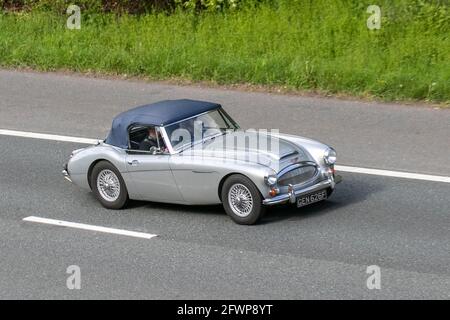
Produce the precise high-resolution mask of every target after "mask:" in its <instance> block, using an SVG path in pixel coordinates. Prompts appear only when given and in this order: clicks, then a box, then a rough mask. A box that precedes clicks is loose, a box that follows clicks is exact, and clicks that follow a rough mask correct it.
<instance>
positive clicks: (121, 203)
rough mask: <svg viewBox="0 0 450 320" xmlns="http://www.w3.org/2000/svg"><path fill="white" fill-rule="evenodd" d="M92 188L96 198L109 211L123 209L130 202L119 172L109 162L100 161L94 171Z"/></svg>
mask: <svg viewBox="0 0 450 320" xmlns="http://www.w3.org/2000/svg"><path fill="white" fill-rule="evenodd" d="M91 187H92V192H93V193H94V195H95V197H96V198H97V199H98V201H100V203H101V204H102V205H103V206H104V207H105V208H108V209H115V210H118V209H122V208H124V207H125V206H126V204H127V202H128V191H127V188H126V186H125V182H124V181H123V178H122V176H121V175H120V172H119V170H117V168H116V167H114V166H113V165H112V164H111V163H110V162H108V161H100V162H99V163H97V164H96V165H95V167H94V169H93V170H92V174H91Z"/></svg>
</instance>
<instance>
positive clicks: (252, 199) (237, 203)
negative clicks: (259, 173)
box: [221, 174, 266, 225]
mask: <svg viewBox="0 0 450 320" xmlns="http://www.w3.org/2000/svg"><path fill="white" fill-rule="evenodd" d="M221 197H222V202H223V207H224V208H225V211H226V212H227V214H228V215H229V216H230V217H231V219H233V221H234V222H236V223H238V224H246V225H250V224H255V223H257V222H258V221H259V220H260V219H261V218H262V217H263V216H264V213H265V211H266V207H265V206H264V205H263V204H262V201H263V199H262V196H261V193H260V192H259V190H258V188H257V187H256V186H255V184H254V183H253V182H252V181H251V180H250V179H249V178H247V177H245V176H243V175H240V174H235V175H232V176H230V177H229V178H228V179H227V180H226V181H225V183H224V184H223V187H222V192H221Z"/></svg>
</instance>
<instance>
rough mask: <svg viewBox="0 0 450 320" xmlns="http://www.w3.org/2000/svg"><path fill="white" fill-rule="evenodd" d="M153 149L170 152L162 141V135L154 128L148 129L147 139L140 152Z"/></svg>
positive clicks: (140, 146) (143, 141)
mask: <svg viewBox="0 0 450 320" xmlns="http://www.w3.org/2000/svg"><path fill="white" fill-rule="evenodd" d="M158 142H159V143H158ZM152 148H154V149H157V148H160V150H161V151H162V152H167V151H168V150H167V148H166V145H165V144H164V139H162V137H161V134H160V133H159V132H157V131H156V128H154V127H150V128H148V134H147V137H145V139H144V140H142V141H141V143H140V144H139V150H143V151H151V149H152Z"/></svg>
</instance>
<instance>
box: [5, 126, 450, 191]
mask: <svg viewBox="0 0 450 320" xmlns="http://www.w3.org/2000/svg"><path fill="white" fill-rule="evenodd" d="M0 135H5V136H14V137H23V138H34V139H44V140H53V141H64V142H75V143H84V144H96V143H97V142H98V141H99V140H97V139H88V138H77V137H67V136H60V135H53V134H44V133H33V132H24V131H14V130H2V129H0ZM336 170H338V171H343V172H351V173H361V174H370V175H376V176H384V177H394V178H403V179H412V180H425V181H433V182H444V183H450V177H446V176H435V175H429V174H420V173H411V172H402V171H390V170H381V169H369V168H359V167H350V166H336Z"/></svg>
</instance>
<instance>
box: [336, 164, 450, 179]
mask: <svg viewBox="0 0 450 320" xmlns="http://www.w3.org/2000/svg"><path fill="white" fill-rule="evenodd" d="M336 170H337V171H344V172H352V173H363V174H371V175H375V176H384V177H395V178H404V179H413V180H426V181H434V182H445V183H450V177H445V176H434V175H429V174H419V173H410V172H401V171H389V170H380V169H368V168H358V167H348V166H336Z"/></svg>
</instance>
